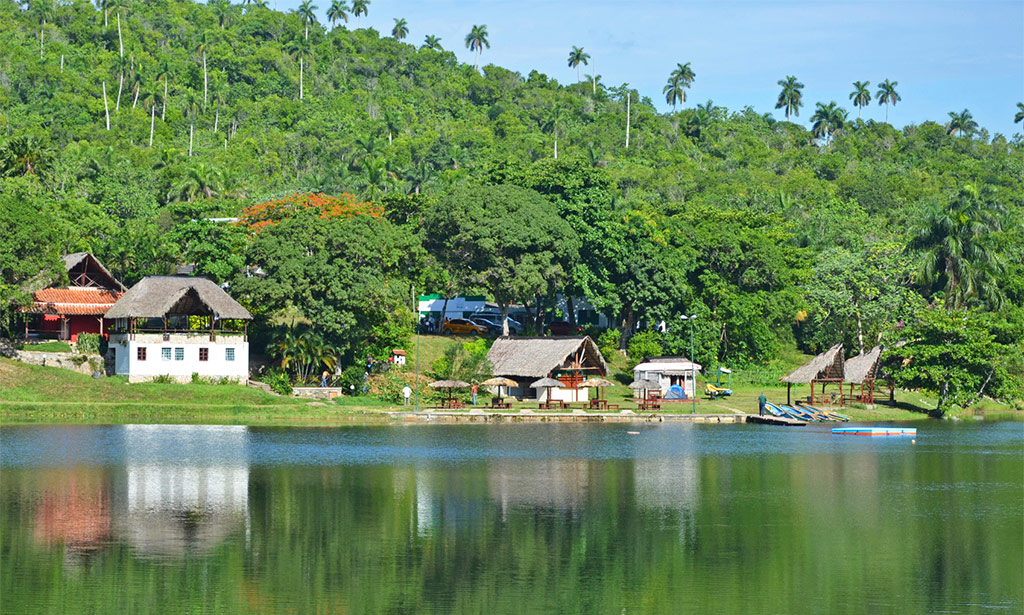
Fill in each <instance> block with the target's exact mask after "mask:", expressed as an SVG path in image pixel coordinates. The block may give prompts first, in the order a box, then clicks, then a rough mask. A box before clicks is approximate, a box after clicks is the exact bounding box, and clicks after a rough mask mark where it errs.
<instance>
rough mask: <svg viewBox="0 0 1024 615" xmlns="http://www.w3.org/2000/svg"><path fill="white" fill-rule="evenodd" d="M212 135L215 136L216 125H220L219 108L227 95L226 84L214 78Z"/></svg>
mask: <svg viewBox="0 0 1024 615" xmlns="http://www.w3.org/2000/svg"><path fill="white" fill-rule="evenodd" d="M210 89H211V90H213V108H214V110H215V111H214V116H213V134H217V125H218V124H219V123H220V108H221V107H222V106H223V105H224V100H225V98H226V94H227V84H226V83H224V81H223V80H221V79H216V78H214V80H213V87H211V88H210Z"/></svg>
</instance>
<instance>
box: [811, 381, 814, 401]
mask: <svg viewBox="0 0 1024 615" xmlns="http://www.w3.org/2000/svg"><path fill="white" fill-rule="evenodd" d="M811 405H812V406H813V405H814V381H813V380H811Z"/></svg>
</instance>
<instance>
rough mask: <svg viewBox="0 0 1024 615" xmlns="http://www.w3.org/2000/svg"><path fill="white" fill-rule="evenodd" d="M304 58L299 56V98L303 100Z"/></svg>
mask: <svg viewBox="0 0 1024 615" xmlns="http://www.w3.org/2000/svg"><path fill="white" fill-rule="evenodd" d="M303 68H304V66H303V58H301V57H300V58H299V100H302V73H303Z"/></svg>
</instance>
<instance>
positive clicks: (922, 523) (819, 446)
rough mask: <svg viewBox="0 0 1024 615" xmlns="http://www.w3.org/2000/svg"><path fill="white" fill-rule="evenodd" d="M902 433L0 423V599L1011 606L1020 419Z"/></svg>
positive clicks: (1019, 598) (462, 609)
mask: <svg viewBox="0 0 1024 615" xmlns="http://www.w3.org/2000/svg"><path fill="white" fill-rule="evenodd" d="M918 429H919V433H918V436H917V438H916V442H911V440H910V439H909V438H867V437H850V436H846V437H841V436H832V435H831V434H830V433H829V432H828V430H827V429H826V428H817V427H808V428H806V429H804V428H801V429H787V428H773V427H759V426H747V425H736V426H717V425H716V426H700V425H670V424H665V425H646V424H644V425H629V426H627V425H486V426H475V425H438V426H424V425H416V426H383V427H345V428H331V429H306V428H281V429H276V428H248V427H210V426H108V427H105V426H81V427H54V426H48V427H10V426H7V427H0V611H2V612H3V613H60V614H64V613H161V614H163V613H297V614H305V613H487V614H488V615H490V614H493V613H559V614H560V613H585V614H592V613H614V614H620V613H716V614H722V615H724V614H731V613H1012V614H1019V613H1022V612H1024V425H1022V424H1021V423H996V424H950V423H939V422H927V423H921V424H919V426H918ZM630 430H632V431H639V432H640V433H639V434H637V435H631V434H629V433H627V432H628V431H630Z"/></svg>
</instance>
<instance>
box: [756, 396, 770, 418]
mask: <svg viewBox="0 0 1024 615" xmlns="http://www.w3.org/2000/svg"><path fill="white" fill-rule="evenodd" d="M767 403H768V398H767V397H765V396H764V391H761V396H760V397H758V398H757V406H758V410H759V411H760V412H759V413H760V415H761V416H764V407H765V404H767Z"/></svg>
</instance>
